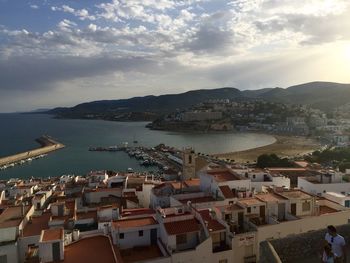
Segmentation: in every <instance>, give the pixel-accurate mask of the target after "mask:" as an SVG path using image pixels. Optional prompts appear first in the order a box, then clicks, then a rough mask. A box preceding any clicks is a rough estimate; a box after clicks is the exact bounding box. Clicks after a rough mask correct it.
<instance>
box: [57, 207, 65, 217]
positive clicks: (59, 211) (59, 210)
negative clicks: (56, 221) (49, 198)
mask: <svg viewBox="0 0 350 263" xmlns="http://www.w3.org/2000/svg"><path fill="white" fill-rule="evenodd" d="M57 209H58V216H64V207H63V205H59V206H57Z"/></svg>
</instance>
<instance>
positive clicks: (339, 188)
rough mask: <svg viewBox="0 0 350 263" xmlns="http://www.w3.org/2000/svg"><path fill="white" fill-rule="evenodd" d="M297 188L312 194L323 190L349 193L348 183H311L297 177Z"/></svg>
mask: <svg viewBox="0 0 350 263" xmlns="http://www.w3.org/2000/svg"><path fill="white" fill-rule="evenodd" d="M298 188H300V189H302V190H304V191H306V192H309V193H312V194H315V195H317V194H322V193H324V191H326V192H335V193H341V192H345V193H349V192H350V183H345V182H344V183H334V184H313V183H310V182H309V181H307V180H305V179H303V178H300V177H299V178H298Z"/></svg>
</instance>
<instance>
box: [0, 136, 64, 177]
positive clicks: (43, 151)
mask: <svg viewBox="0 0 350 263" xmlns="http://www.w3.org/2000/svg"><path fill="white" fill-rule="evenodd" d="M36 141H37V142H38V143H39V144H40V145H41V147H40V148H37V149H33V150H30V151H26V152H22V153H18V154H14V155H10V156H6V157H3V158H0V169H1V170H4V169H7V168H11V167H14V166H15V165H21V164H24V163H28V162H31V161H33V160H35V159H39V158H43V157H45V156H46V155H47V154H48V153H50V152H54V151H57V150H59V149H62V148H64V147H65V145H64V144H62V143H60V142H57V141H56V140H54V139H53V138H51V137H50V136H48V135H43V136H41V137H40V138H38V139H36Z"/></svg>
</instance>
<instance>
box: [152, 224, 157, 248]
mask: <svg viewBox="0 0 350 263" xmlns="http://www.w3.org/2000/svg"><path fill="white" fill-rule="evenodd" d="M151 245H157V229H156V228H154V229H151Z"/></svg>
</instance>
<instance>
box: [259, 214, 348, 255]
mask: <svg viewBox="0 0 350 263" xmlns="http://www.w3.org/2000/svg"><path fill="white" fill-rule="evenodd" d="M349 219H350V210H346V211H342V212H337V213H332V214H324V215H320V216H317V217H316V216H310V217H305V218H302V219H299V220H293V221H287V222H283V223H280V224H275V225H264V226H259V227H258V228H257V230H258V232H257V243H258V244H260V243H261V242H263V241H265V240H268V241H271V240H273V239H279V238H284V237H287V236H289V235H297V234H301V233H306V232H308V231H312V230H319V229H326V227H327V226H328V225H335V226H338V225H343V224H347V223H348V220H349ZM282 261H283V260H282Z"/></svg>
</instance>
